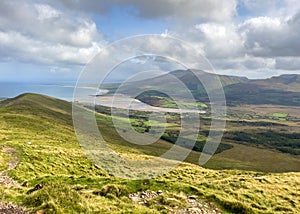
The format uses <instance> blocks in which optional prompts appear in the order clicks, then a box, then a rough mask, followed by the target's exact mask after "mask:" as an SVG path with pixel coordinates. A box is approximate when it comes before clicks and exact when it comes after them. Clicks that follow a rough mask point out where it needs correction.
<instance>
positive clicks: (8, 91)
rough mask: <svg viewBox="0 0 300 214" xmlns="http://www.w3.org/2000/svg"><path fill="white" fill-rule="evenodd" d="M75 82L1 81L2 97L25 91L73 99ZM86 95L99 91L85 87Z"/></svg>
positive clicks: (0, 94)
mask: <svg viewBox="0 0 300 214" xmlns="http://www.w3.org/2000/svg"><path fill="white" fill-rule="evenodd" d="M74 87H75V84H74V83H62V84H38V83H0V97H1V98H12V97H16V96H18V95H20V94H23V93H37V94H44V95H48V96H51V97H55V98H59V99H63V100H67V101H72V100H73V92H74ZM82 90H84V92H85V94H86V95H92V94H95V93H96V92H97V89H95V88H88V87H86V88H84V89H82Z"/></svg>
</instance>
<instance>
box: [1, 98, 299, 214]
mask: <svg viewBox="0 0 300 214" xmlns="http://www.w3.org/2000/svg"><path fill="white" fill-rule="evenodd" d="M96 117H97V121H98V124H99V126H101V131H103V134H104V137H105V139H106V140H107V141H108V142H109V143H110V144H111V145H110V146H111V147H112V148H114V149H116V150H117V151H119V152H121V153H123V154H124V155H127V156H128V157H131V158H133V159H139V158H145V157H147V155H150V153H151V152H153V151H154V149H155V148H156V147H157V146H159V147H162V146H164V148H163V149H168V148H169V147H170V145H171V144H170V143H169V142H167V141H163V140H160V141H159V142H158V143H157V144H156V145H154V147H149V148H145V149H141V148H135V147H133V146H132V145H130V146H129V145H128V143H127V144H126V142H124V141H122V139H121V138H120V137H119V136H117V135H116V133H115V131H114V130H113V129H112V126H111V118H110V117H109V116H108V115H106V114H101V113H97V114H96ZM0 127H1V128H0V170H1V174H0V195H1V198H0V204H6V203H7V202H13V203H14V204H18V205H19V206H22V207H25V208H26V209H28V210H29V211H30V212H33V213H35V212H36V211H39V213H176V212H177V213H182V212H185V213H193V212H195V211H198V212H200V211H201V210H202V211H203V212H206V213H212V212H213V211H214V212H216V213H218V212H221V213H283V212H285V213H298V212H300V203H299V182H300V181H299V175H300V174H299V172H289V173H267V172H255V171H240V170H224V169H223V170H211V169H205V168H202V167H199V166H197V165H194V164H191V163H184V164H182V165H181V166H179V167H178V168H176V169H174V170H172V171H171V172H169V173H167V174H164V175H161V176H160V177H158V178H155V179H147V180H125V179H118V178H115V177H112V176H110V175H108V174H107V173H106V172H104V171H102V170H101V169H99V168H98V167H97V166H95V165H94V164H93V163H91V162H90V161H89V160H88V159H87V158H86V156H85V155H84V153H83V151H82V149H81V147H80V146H79V145H78V142H77V139H76V136H75V133H74V130H73V127H72V117H71V104H70V103H68V102H65V101H61V100H58V99H54V98H50V97H47V96H43V95H36V94H24V95H21V96H18V97H16V98H14V99H8V100H5V101H4V102H2V103H1V104H0ZM155 146H156V147H155ZM241 149H242V150H244V151H246V153H247V152H250V153H248V155H249V154H251V152H252V154H254V153H257V152H259V151H265V152H267V153H264V152H263V153H261V154H268V155H270V156H276V157H278V158H284V157H285V158H286V159H287V160H289V159H290V160H289V161H290V162H289V163H292V162H295V161H296V160H297V158H293V156H290V155H287V154H283V153H279V152H276V151H273V150H264V149H262V150H260V149H259V148H256V147H249V146H248V145H244V144H240V145H235V146H234V147H233V149H229V150H226V151H224V152H221V153H220V154H218V155H216V157H214V159H213V160H212V162H209V163H208V164H209V165H211V166H210V167H212V168H218V163H225V164H227V165H230V164H233V166H234V167H237V168H238V167H239V166H240V167H241V168H244V169H245V168H246V166H248V167H250V168H251V167H253V165H251V164H252V163H253V162H252V163H251V162H249V163H248V162H247V161H249V160H242V157H237V158H239V159H240V161H238V160H237V159H232V157H233V155H232V152H233V153H234V154H238V153H239V152H238V151H241ZM198 155H199V153H198V152H196V151H193V152H192V153H191V156H190V157H189V158H190V159H189V160H187V161H189V162H193V159H194V158H196V157H198ZM240 155H241V154H240ZM237 156H238V155H237ZM226 160H227V161H226ZM243 161H244V162H243ZM162 164H163V163H162ZM286 164H287V163H286ZM219 166H220V165H219ZM229 168H230V167H229ZM5 170H8V171H5ZM6 174H7V175H9V176H8V177H7V176H6ZM142 195H143V197H142Z"/></svg>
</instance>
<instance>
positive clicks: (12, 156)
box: [0, 146, 20, 186]
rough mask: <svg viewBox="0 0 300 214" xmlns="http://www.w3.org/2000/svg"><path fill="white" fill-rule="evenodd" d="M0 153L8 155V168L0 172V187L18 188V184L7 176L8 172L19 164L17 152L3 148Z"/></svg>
mask: <svg viewBox="0 0 300 214" xmlns="http://www.w3.org/2000/svg"><path fill="white" fill-rule="evenodd" d="M1 152H3V153H5V154H7V155H9V161H8V167H7V169H6V170H3V171H1V172H0V186H19V185H20V184H19V183H18V182H17V181H15V180H14V179H12V178H11V177H9V176H8V172H9V171H10V170H13V169H14V168H16V166H17V165H18V163H19V160H18V157H17V151H16V149H15V148H13V147H9V146H5V147H3V148H2V150H1Z"/></svg>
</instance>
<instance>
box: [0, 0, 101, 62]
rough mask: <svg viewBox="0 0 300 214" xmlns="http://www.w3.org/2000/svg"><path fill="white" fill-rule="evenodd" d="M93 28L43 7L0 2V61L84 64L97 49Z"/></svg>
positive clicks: (97, 37) (98, 38)
mask: <svg viewBox="0 0 300 214" xmlns="http://www.w3.org/2000/svg"><path fill="white" fill-rule="evenodd" d="M101 42H103V36H102V35H101V33H99V32H98V30H97V27H96V24H95V23H94V22H93V21H92V20H90V19H89V18H85V17H74V16H73V15H72V14H68V13H65V12H64V11H61V10H58V9H56V8H54V7H52V6H50V5H47V4H40V3H32V2H31V1H20V2H17V1H7V0H3V1H1V2H0V57H1V59H2V60H7V59H13V60H16V61H23V62H30V63H43V64H60V65H63V64H64V63H65V64H75V65H78V64H85V63H86V62H88V61H89V60H90V59H91V58H92V57H93V56H94V55H95V54H96V53H97V52H98V51H99V50H100V48H101Z"/></svg>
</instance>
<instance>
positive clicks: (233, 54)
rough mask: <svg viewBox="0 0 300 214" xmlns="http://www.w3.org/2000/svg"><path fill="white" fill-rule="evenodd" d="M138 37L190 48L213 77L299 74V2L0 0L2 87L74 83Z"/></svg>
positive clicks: (0, 73) (253, 0) (230, 0)
mask: <svg viewBox="0 0 300 214" xmlns="http://www.w3.org/2000/svg"><path fill="white" fill-rule="evenodd" d="M140 34H159V35H160V34H162V35H165V34H167V35H169V36H172V37H175V38H179V39H181V40H184V41H185V42H188V43H190V44H191V45H192V46H193V47H194V48H195V49H197V50H198V51H199V52H201V53H202V54H203V56H204V57H206V58H207V59H208V60H209V61H210V62H211V64H212V65H213V67H214V68H215V71H216V72H217V73H219V74H227V75H238V76H246V77H248V78H255V79H258V78H268V77H271V76H276V75H281V74H289V73H295V74H300V1H298V0H151V1H148V0H98V1H86V0H85V1H84V0H76V1H75V0H43V1H42V0H1V1H0V81H1V82H68V81H70V82H72V81H76V79H77V78H78V75H79V74H80V72H81V71H82V69H83V68H84V66H85V65H86V64H87V63H88V62H89V61H90V60H91V59H92V58H93V57H94V56H96V55H97V54H98V53H99V52H101V51H103V50H104V49H105V47H106V46H107V45H109V44H110V43H111V42H115V41H118V40H120V39H122V38H125V37H130V36H135V35H140ZM163 46H164V44H162V45H160V46H158V48H162V49H163V48H164V47H163ZM174 51H180V50H174Z"/></svg>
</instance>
